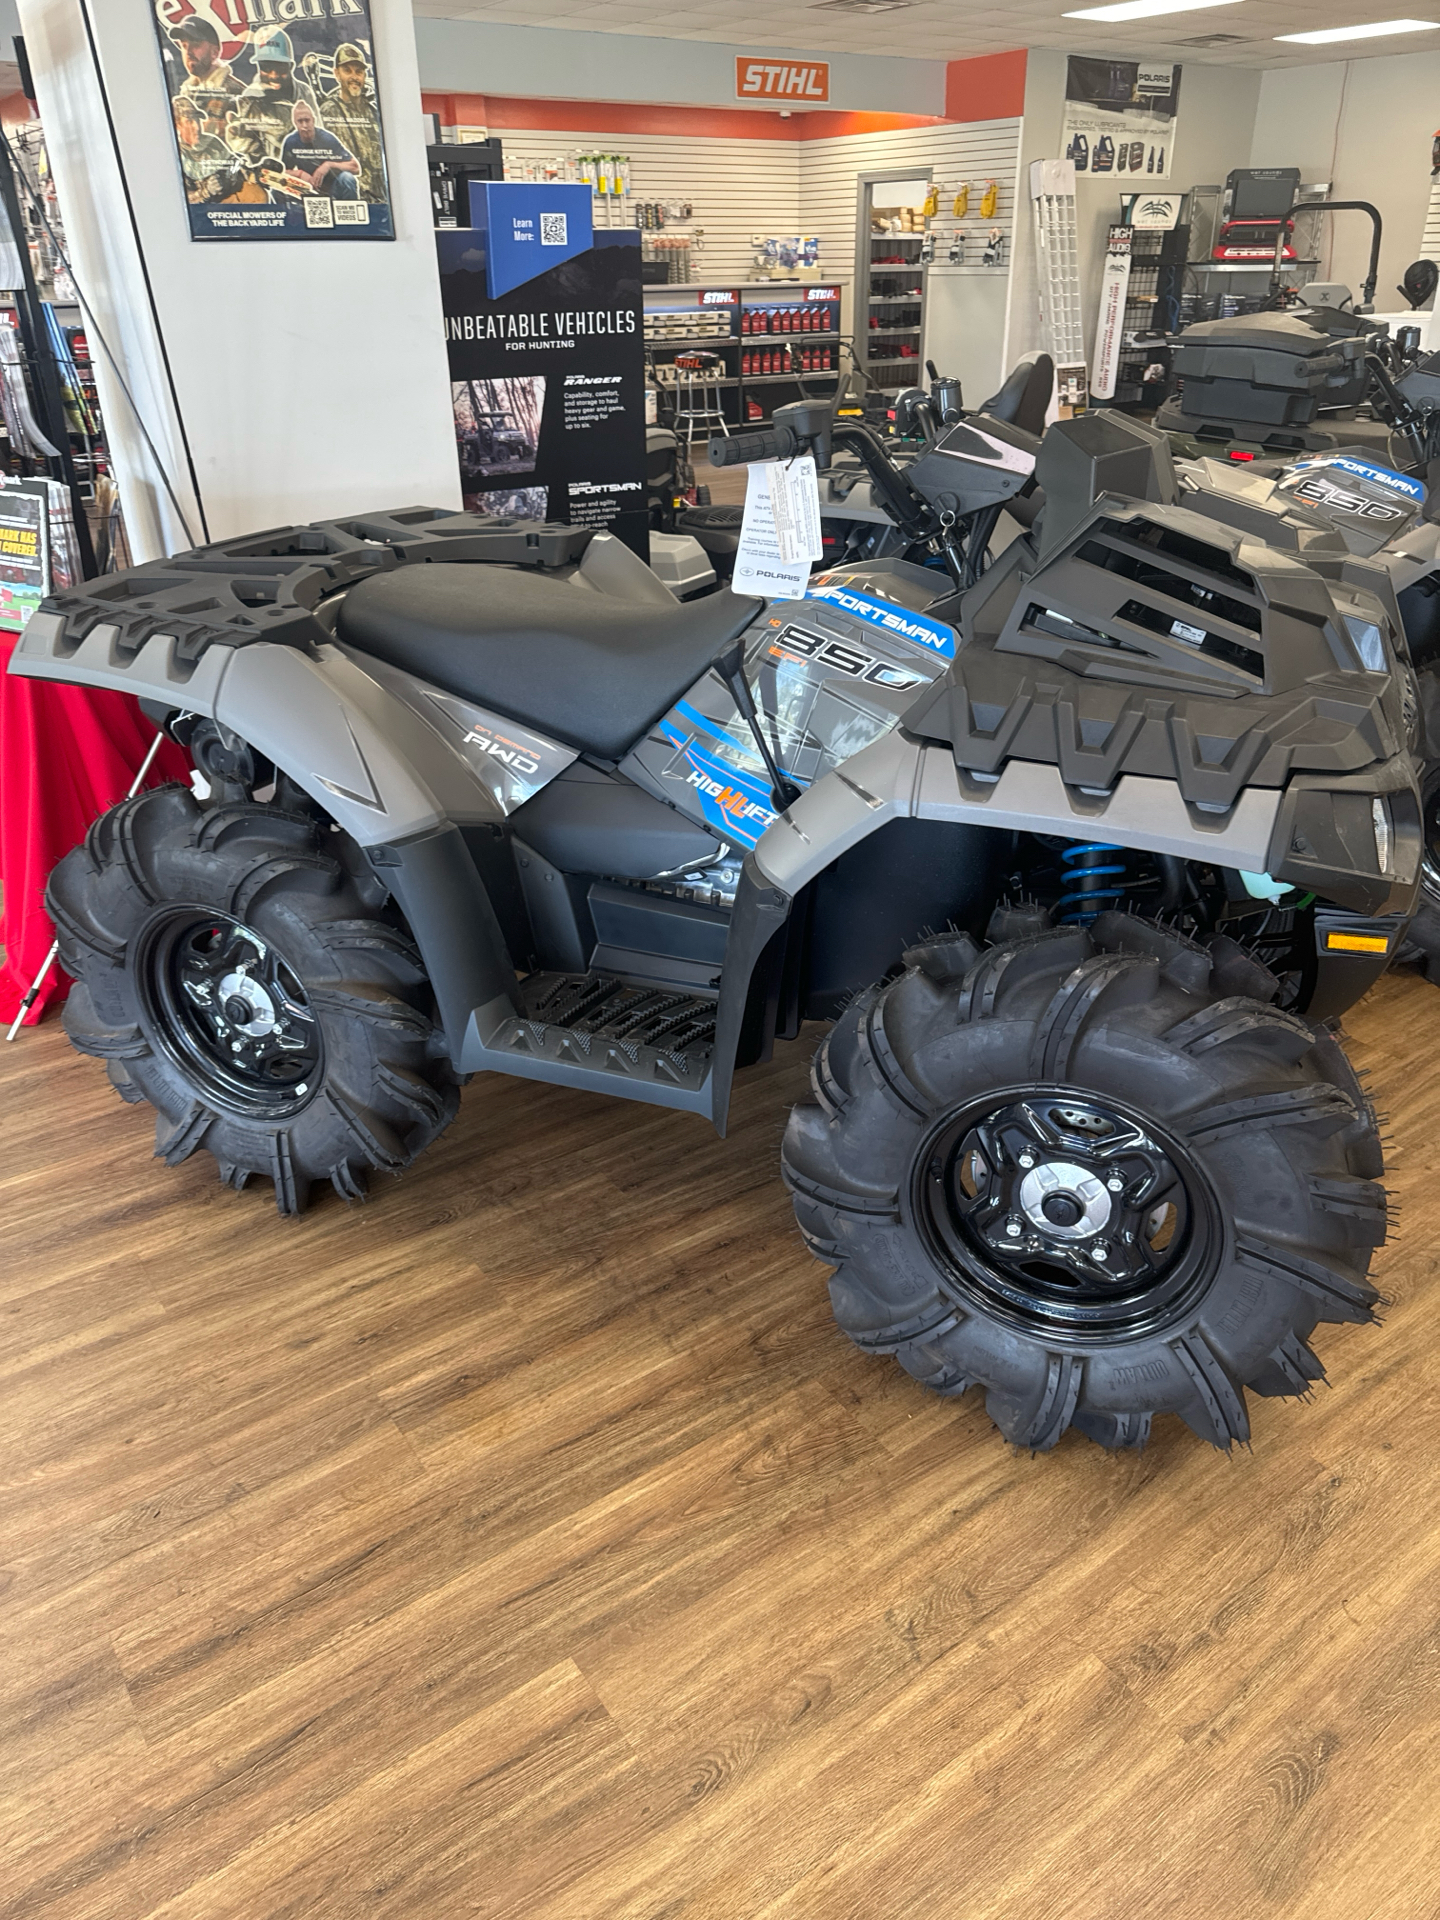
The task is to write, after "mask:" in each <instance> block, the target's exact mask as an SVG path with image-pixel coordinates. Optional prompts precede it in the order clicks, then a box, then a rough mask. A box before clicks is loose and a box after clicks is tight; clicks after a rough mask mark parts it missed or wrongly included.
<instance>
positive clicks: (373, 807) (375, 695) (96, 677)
mask: <svg viewBox="0 0 1440 1920" xmlns="http://www.w3.org/2000/svg"><path fill="white" fill-rule="evenodd" d="M118 639H119V633H118V629H117V628H115V627H113V626H97V627H96V628H94V629H93V630H92V631H91V632H90V634H88V635H87V637H86V638H85V640H84V641H83V642H82V643H81V644H80V646H79V647H66V646H65V644H64V621H63V619H62V618H60V617H59V616H57V615H53V614H48V613H43V612H42V613H37V614H35V615H33V616H32V618H31V620H30V622H29V624H28V625H27V627H26V629H25V632H24V634H23V635H22V636H21V639H20V641H19V643H18V645H17V647H16V650H15V663H14V665H13V666H12V669H11V670H12V671H13V672H18V673H20V674H22V675H24V676H26V677H28V678H32V679H50V680H63V681H66V682H69V683H71V684H77V685H80V686H99V687H110V688H114V689H116V690H118V691H120V692H124V693H132V694H135V695H136V696H137V697H138V698H140V699H143V700H147V701H152V702H154V703H155V704H156V705H157V706H163V707H166V708H168V709H171V710H172V711H173V710H178V711H181V712H186V713H198V714H202V715H204V716H206V717H207V718H210V719H213V720H216V721H218V722H219V723H220V724H221V725H222V726H225V727H227V728H229V729H230V731H231V732H233V733H236V734H238V735H239V736H240V737H241V739H243V740H245V741H247V742H248V743H249V745H250V746H252V747H254V748H255V749H256V750H257V751H258V752H259V753H262V754H263V755H264V756H265V757H266V758H267V759H268V760H270V761H271V762H272V763H273V764H274V765H275V766H276V767H277V768H278V769H280V770H281V771H283V772H284V773H286V774H288V775H289V777H290V778H291V779H292V780H293V781H294V782H295V784H296V785H297V786H298V787H300V788H302V789H303V790H304V791H305V792H306V793H308V794H309V795H310V796H311V798H312V799H313V800H315V802H316V803H317V804H318V805H319V806H320V807H321V809H322V810H323V811H324V812H325V813H326V814H328V815H329V816H330V818H331V819H333V820H334V821H335V822H336V824H337V825H338V826H339V827H341V828H342V829H343V830H344V831H345V832H346V833H348V834H350V835H351V837H352V838H353V839H354V840H355V841H356V842H357V843H358V844H359V845H360V846H361V847H362V848H363V849H364V850H365V851H366V853H367V854H368V855H369V857H370V860H371V864H372V865H373V866H374V867H375V869H376V871H377V872H378V873H379V874H380V875H381V877H382V878H383V879H384V881H385V884H386V885H387V886H388V887H389V888H390V890H391V892H392V894H393V895H394V897H395V900H396V902H397V904H398V905H399V907H400V909H401V911H402V912H403V913H404V915H405V917H406V919H407V920H408V922H409V924H410V930H411V932H412V934H413V935H414V937H415V940H416V942H417V944H418V945H419V947H420V951H421V955H422V957H423V959H424V962H425V968H426V971H427V973H428V974H429V976H430V980H431V982H432V984H433V986H434V988H435V993H436V998H437V1001H438V1003H439V1011H440V1016H441V1021H442V1024H443V1026H444V1029H445V1035H446V1040H447V1043H448V1045H449V1048H450V1052H451V1056H452V1058H455V1059H458V1058H459V1053H460V1047H461V1043H462V1041H463V1038H464V1033H465V1027H466V1024H467V1022H468V1020H469V1017H470V1014H471V1011H472V1010H473V1009H474V1008H475V1007H477V1006H481V1005H484V1004H486V1003H488V1002H493V1001H502V1002H503V1001H509V1002H511V1003H512V1004H514V1005H517V1006H518V996H517V993H516V989H515V968H514V965H513V962H512V960H511V957H510V955H509V953H508V951H507V949H506V945H505V940H504V936H503V934H502V933H501V931H500V926H499V922H498V920H497V918H496V915H495V911H494V908H493V906H492V904H491V901H490V897H489V894H488V893H487V891H486V889H485V886H484V883H483V881H482V880H481V878H480V875H479V872H478V870H477V869H476V866H475V863H474V860H473V859H472V858H471V855H470V852H469V850H468V848H467V846H466V844H465V840H464V836H463V834H462V832H461V827H462V826H464V825H472V824H474V823H476V822H492V823H499V822H500V821H503V819H504V809H503V808H502V806H501V805H500V803H499V802H498V800H497V799H496V798H495V797H494V795H493V794H492V793H491V791H489V789H488V788H487V787H486V785H485V784H484V782H483V781H482V779H481V778H480V776H479V775H478V774H477V773H475V772H473V771H472V770H471V769H470V767H469V766H468V765H467V764H466V761H465V760H464V759H463V758H462V756H461V752H460V750H459V749H458V747H457V746H456V744H455V743H454V742H453V741H452V740H451V739H449V738H447V737H446V734H445V732H443V731H442V727H443V726H444V720H443V718H442V717H439V716H437V721H436V724H435V725H434V726H431V725H430V724H429V723H428V722H427V720H426V719H425V718H424V717H423V714H422V712H421V711H419V710H417V707H416V706H415V705H412V704H411V702H410V701H409V700H407V699H401V698H400V697H398V696H397V694H396V693H395V692H393V691H392V690H390V689H389V688H387V687H386V686H385V685H383V684H382V682H381V680H380V679H379V678H378V677H377V675H375V674H372V673H370V672H368V671H367V670H366V667H365V666H364V665H362V664H361V662H360V661H359V660H358V659H357V658H354V657H351V656H349V655H347V654H346V653H344V652H343V651H342V650H341V649H340V648H339V647H337V646H333V645H323V646H318V647H316V648H315V649H314V650H313V651H302V650H301V649H300V648H298V647H290V646H279V645H276V644H274V643H272V642H268V641H257V642H255V643H253V644H251V645H249V646H245V647H223V646H211V647H207V648H206V650H205V652H204V653H203V654H202V655H201V657H200V659H199V661H198V662H197V663H196V664H195V666H194V667H193V669H191V668H189V667H188V666H182V665H181V664H180V663H179V662H178V661H177V659H176V655H175V643H174V642H173V640H169V639H167V638H166V637H165V636H163V635H157V636H156V637H155V638H153V639H151V640H149V641H147V642H146V643H145V644H144V646H143V647H141V648H140V649H139V651H138V652H127V651H124V650H122V649H121V648H120V647H119V646H118ZM417 684H418V683H417ZM452 731H455V732H456V734H457V737H458V729H452ZM572 757H573V756H572Z"/></svg>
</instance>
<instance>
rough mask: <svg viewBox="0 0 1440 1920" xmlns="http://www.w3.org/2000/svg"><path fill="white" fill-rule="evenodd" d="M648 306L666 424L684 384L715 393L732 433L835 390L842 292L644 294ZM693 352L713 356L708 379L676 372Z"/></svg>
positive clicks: (803, 283) (698, 289)
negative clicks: (680, 361)
mask: <svg viewBox="0 0 1440 1920" xmlns="http://www.w3.org/2000/svg"><path fill="white" fill-rule="evenodd" d="M644 301H645V354H646V359H647V361H648V363H649V367H650V371H651V375H652V377H653V380H654V384H655V386H656V387H657V388H658V389H659V392H660V403H661V410H662V418H665V419H666V424H668V423H669V420H670V419H673V417H674V414H675V412H676V410H677V407H678V399H679V390H680V387H681V386H682V385H684V386H685V387H687V389H689V390H691V391H692V392H693V390H694V389H695V388H696V387H697V386H703V387H705V388H713V389H714V390H715V391H716V394H717V397H718V404H719V407H720V409H721V411H722V412H723V414H724V417H725V420H726V422H727V423H728V424H729V425H730V426H746V425H749V426H754V425H756V424H757V423H758V422H760V421H763V420H768V419H769V418H770V416H771V414H772V413H773V412H774V410H775V408H776V407H778V406H783V405H784V404H785V403H786V401H788V400H795V399H798V398H799V397H800V395H801V394H802V393H803V392H807V391H808V392H811V393H815V394H817V395H818V394H824V395H826V396H828V395H830V394H832V393H833V392H834V391H835V383H836V382H837V381H838V380H839V378H840V339H841V336H840V288H839V286H838V285H837V284H835V283H834V282H833V281H808V280H798V279H797V280H757V281H746V282H741V283H739V284H737V283H736V282H734V281H733V280H732V281H730V282H729V283H728V284H727V285H724V286H713V287H711V286H701V285H683V286H674V285H672V286H664V287H646V288H645V290H644ZM695 352H700V353H712V354H714V356H715V362H716V364H715V367H714V370H713V374H712V375H710V376H709V377H705V378H703V379H697V378H696V377H695V376H694V374H693V372H692V373H691V374H690V376H689V377H686V374H685V371H684V370H683V369H677V367H676V361H677V359H680V358H683V357H684V356H686V355H687V354H691V353H695ZM807 357H808V359H809V360H810V362H811V364H810V365H809V366H807V365H806V364H805V363H806V360H807ZM822 363H824V364H822Z"/></svg>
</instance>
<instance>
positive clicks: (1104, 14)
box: [1064, 0, 1239, 20]
mask: <svg viewBox="0 0 1440 1920" xmlns="http://www.w3.org/2000/svg"><path fill="white" fill-rule="evenodd" d="M1238 5H1239V0H1116V4H1115V5H1113V6H1108V7H1082V8H1081V9H1080V10H1079V11H1078V12H1076V13H1066V15H1065V16H1064V17H1065V18H1066V19H1067V20H1154V19H1157V18H1158V17H1159V16H1160V15H1161V14H1165V13H1199V12H1201V11H1202V10H1203V9H1205V8H1208V7H1234V6H1238Z"/></svg>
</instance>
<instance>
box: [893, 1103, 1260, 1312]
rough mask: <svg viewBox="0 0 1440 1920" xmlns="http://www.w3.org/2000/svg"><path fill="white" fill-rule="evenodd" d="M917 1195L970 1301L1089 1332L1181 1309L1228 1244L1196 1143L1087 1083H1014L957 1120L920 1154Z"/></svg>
mask: <svg viewBox="0 0 1440 1920" xmlns="http://www.w3.org/2000/svg"><path fill="white" fill-rule="evenodd" d="M913 1203H914V1209H915V1216H916V1219H917V1222H918V1224H919V1226H920V1229H921V1232H922V1234H923V1235H924V1237H925V1239H926V1241H927V1242H928V1244H929V1247H930V1250H931V1253H932V1255H933V1256H934V1257H935V1258H936V1259H937V1260H938V1261H939V1262H940V1264H941V1266H942V1267H943V1269H944V1270H945V1273H946V1276H947V1285H948V1288H949V1290H950V1292H951V1293H952V1295H953V1296H954V1297H955V1298H956V1299H957V1301H960V1302H962V1303H963V1302H965V1301H972V1302H976V1303H979V1304H981V1305H983V1306H984V1307H986V1308H987V1309H988V1310H990V1311H991V1312H994V1313H998V1314H999V1315H1000V1316H1001V1317H1002V1318H1003V1319H1005V1320H1007V1321H1009V1322H1010V1323H1012V1324H1016V1325H1020V1326H1024V1327H1026V1328H1028V1329H1030V1330H1032V1331H1036V1330H1039V1331H1049V1332H1051V1333H1058V1334H1063V1335H1065V1336H1067V1337H1074V1338H1079V1339H1082V1340H1083V1339H1085V1338H1086V1337H1089V1338H1093V1339H1113V1338H1115V1337H1117V1336H1121V1335H1131V1336H1134V1335H1138V1334H1141V1333H1149V1332H1153V1331H1154V1330H1155V1329H1156V1328H1157V1327H1160V1326H1163V1325H1165V1324H1168V1322H1169V1321H1171V1320H1172V1319H1177V1318H1179V1317H1180V1316H1181V1315H1182V1314H1184V1313H1185V1312H1186V1311H1187V1310H1188V1309H1189V1308H1190V1307H1191V1306H1192V1305H1193V1303H1194V1301H1195V1300H1196V1299H1197V1298H1198V1297H1199V1295H1200V1294H1201V1293H1203V1292H1204V1290H1205V1288H1206V1286H1208V1284H1209V1282H1210V1280H1211V1279H1212V1278H1213V1276H1214V1273H1215V1269H1216V1266H1217V1264H1218V1261H1219V1255H1220V1251H1221V1246H1222V1232H1221V1221H1220V1211H1219V1207H1218V1204H1217V1202H1216V1199H1215V1195H1214V1193H1213V1191H1212V1189H1211V1187H1210V1183H1209V1181H1208V1180H1207V1179H1206V1178H1205V1176H1204V1174H1203V1172H1202V1171H1201V1169H1200V1167H1199V1166H1198V1164H1197V1163H1196V1161H1195V1160H1194V1158H1193V1156H1192V1155H1191V1154H1190V1153H1189V1152H1188V1151H1187V1150H1186V1148H1185V1147H1183V1146H1182V1145H1181V1143H1180V1142H1179V1141H1178V1140H1176V1139H1175V1138H1174V1137H1173V1136H1172V1135H1170V1134H1168V1133H1167V1132H1166V1131H1165V1130H1164V1129H1163V1128H1161V1127H1158V1126H1157V1125H1156V1124H1155V1123H1154V1122H1153V1121H1151V1120H1149V1119H1148V1118H1146V1117H1145V1116H1144V1115H1142V1114H1140V1113H1138V1112H1137V1111H1136V1110H1134V1109H1133V1108H1131V1107H1129V1106H1127V1105H1125V1104H1123V1103H1122V1102H1120V1101H1117V1100H1113V1099H1111V1098H1110V1097H1109V1096H1108V1095H1106V1096H1104V1097H1103V1098H1102V1097H1100V1096H1098V1095H1095V1094H1091V1093H1086V1092H1081V1091H1079V1090H1078V1089H1076V1088H1074V1087H1068V1088H1067V1087H1055V1088H1035V1087H1017V1088H1011V1089H1008V1090H1007V1089H1002V1090H998V1091H995V1092H991V1093H988V1094H986V1095H984V1096H983V1097H982V1098H980V1099H977V1100H974V1101H971V1102H969V1103H968V1104H967V1105H966V1106H964V1107H961V1108H959V1109H957V1110H956V1111H955V1112H953V1113H952V1114H950V1115H948V1116H947V1118H946V1119H945V1120H944V1121H943V1122H942V1123H941V1125H940V1126H939V1128H938V1129H937V1130H936V1131H935V1132H934V1133H933V1134H932V1135H931V1137H930V1140H929V1142H928V1144H927V1145H926V1147H925V1149H924V1151H923V1152H922V1153H921V1154H920V1155H919V1156H918V1158H917V1161H916V1173H915V1184H914V1193H913Z"/></svg>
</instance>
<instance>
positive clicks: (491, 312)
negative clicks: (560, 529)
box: [435, 183, 650, 560]
mask: <svg viewBox="0 0 1440 1920" xmlns="http://www.w3.org/2000/svg"><path fill="white" fill-rule="evenodd" d="M515 185H516V187H517V188H519V183H515ZM508 190H509V183H507V185H506V186H505V187H501V188H499V189H498V191H499V192H500V193H501V194H503V193H505V192H506V191H508ZM519 190H520V191H522V192H526V193H530V194H533V193H534V192H535V189H534V188H533V187H529V186H526V187H524V188H520V189H519ZM490 191H491V193H492V194H495V193H496V192H497V188H496V187H492V188H491V189H490ZM536 231H537V232H538V231H540V229H539V228H538V226H537V229H536ZM435 238H436V241H437V243H438V245H439V249H440V287H441V297H442V300H443V304H444V310H445V338H446V343H447V346H448V350H449V355H450V392H451V400H452V404H453V406H454V412H455V441H456V447H457V450H458V452H459V456H460V481H461V486H462V488H463V489H464V494H465V506H466V508H467V509H468V510H469V511H470V512H474V513H490V514H502V515H504V514H517V515H520V516H522V517H524V518H526V519H536V520H558V521H564V522H567V523H569V524H570V525H572V526H593V527H603V528H605V529H606V530H607V531H608V532H611V533H614V534H616V535H618V536H619V538H620V539H622V540H624V542H625V543H626V545H627V546H629V547H632V548H633V549H634V551H635V552H636V553H638V554H639V555H640V557H641V559H642V560H643V559H648V557H649V550H650V549H649V532H648V526H647V517H646V508H645V354H644V328H643V325H642V321H641V300H640V235H639V232H638V231H637V230H629V231H627V230H624V229H620V228H617V229H616V230H615V231H614V232H610V233H606V232H603V231H602V232H599V233H596V234H595V235H594V240H593V244H592V245H590V246H588V247H586V248H585V249H584V251H582V252H578V253H575V254H573V255H572V256H571V257H570V258H568V259H562V260H560V261H559V262H558V263H557V264H556V265H555V266H551V267H546V268H544V269H543V270H541V271H537V272H535V273H534V274H533V275H532V276H531V277H530V278H528V279H526V280H524V281H523V282H522V283H521V284H520V285H518V286H513V287H512V288H511V289H510V291H509V292H506V293H501V294H499V295H497V296H496V297H494V298H492V297H491V295H490V294H489V292H488V291H487V276H486V244H487V236H486V234H485V232H483V231H475V230H471V231H467V230H466V229H464V228H457V229H456V230H455V231H454V232H445V231H441V232H438V233H437V234H436V236H435ZM542 257H543V255H542V254H541V253H540V251H539V249H538V248H537V250H536V259H537V264H538V262H539V260H540V259H541V258H542Z"/></svg>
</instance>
